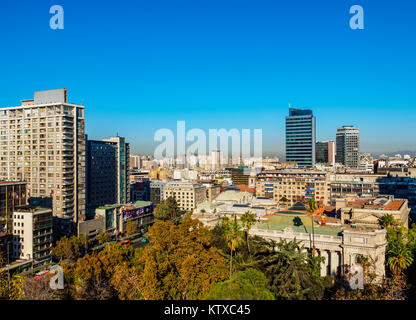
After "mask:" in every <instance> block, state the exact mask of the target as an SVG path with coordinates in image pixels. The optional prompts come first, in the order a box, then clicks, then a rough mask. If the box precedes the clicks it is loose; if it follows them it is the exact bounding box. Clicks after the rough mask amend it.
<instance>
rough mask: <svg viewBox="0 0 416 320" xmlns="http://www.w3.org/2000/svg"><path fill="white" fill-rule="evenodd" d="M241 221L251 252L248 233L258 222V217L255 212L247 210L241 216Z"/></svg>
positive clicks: (248, 248)
mask: <svg viewBox="0 0 416 320" xmlns="http://www.w3.org/2000/svg"><path fill="white" fill-rule="evenodd" d="M240 221H241V222H242V224H243V228H244V229H245V234H246V243H247V250H248V253H249V254H250V245H249V243H248V234H249V232H250V229H251V227H252V226H253V225H254V224H255V223H256V218H255V216H254V214H252V213H251V211H246V212H245V213H244V214H243V215H242V216H241V218H240Z"/></svg>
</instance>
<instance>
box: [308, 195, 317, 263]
mask: <svg viewBox="0 0 416 320" xmlns="http://www.w3.org/2000/svg"><path fill="white" fill-rule="evenodd" d="M306 204H307V210H308V212H309V213H310V214H311V220H312V256H313V257H314V256H315V228H314V221H313V214H314V212H315V210H316V202H315V198H309V199H308V200H307V201H306Z"/></svg>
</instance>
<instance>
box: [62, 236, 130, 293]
mask: <svg viewBox="0 0 416 320" xmlns="http://www.w3.org/2000/svg"><path fill="white" fill-rule="evenodd" d="M133 258H134V249H133V248H131V247H125V246H122V245H120V244H117V243H112V244H109V245H107V246H106V247H105V248H104V249H103V250H101V251H100V252H98V253H93V254H91V255H85V256H84V257H82V258H80V259H78V261H77V263H76V265H74V266H72V267H68V268H67V269H66V270H65V274H67V275H69V279H68V280H69V281H68V285H69V286H71V287H72V289H73V292H72V295H73V297H74V298H75V299H82V300H89V299H93V300H100V299H109V298H113V297H114V296H116V295H117V292H116V291H115V289H114V288H113V287H112V285H111V279H112V277H113V275H114V273H115V272H116V270H117V268H129V267H131V262H132V260H133Z"/></svg>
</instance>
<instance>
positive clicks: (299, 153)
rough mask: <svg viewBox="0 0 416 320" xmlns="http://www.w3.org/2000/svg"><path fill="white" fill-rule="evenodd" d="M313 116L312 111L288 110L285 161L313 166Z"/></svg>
mask: <svg viewBox="0 0 416 320" xmlns="http://www.w3.org/2000/svg"><path fill="white" fill-rule="evenodd" d="M315 142H316V138H315V116H314V115H313V114H312V110H302V109H295V108H289V116H287V117H286V161H287V162H296V163H297V164H298V166H299V167H314V166H315Z"/></svg>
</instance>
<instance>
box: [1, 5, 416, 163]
mask: <svg viewBox="0 0 416 320" xmlns="http://www.w3.org/2000/svg"><path fill="white" fill-rule="evenodd" d="M54 4H59V5H62V6H63V8H64V30H52V29H50V28H49V19H50V17H51V16H52V15H51V14H50V13H49V8H50V7H51V6H52V5H54ZM354 4H359V5H361V6H362V7H363V8H364V26H365V29H364V30H351V29H350V28H349V19H350V17H351V16H352V15H351V14H350V13H349V8H350V7H351V6H352V5H354ZM415 12H416V2H415V1H410V0H409V1H404V0H398V1H394V2H393V1H383V0H372V1H370V0H368V1H367V0H354V1H342V0H337V1H323V0H316V1H310V0H292V1H278V0H273V1H272V0H267V1H266V0H192V1H188V0H163V1H162V0H147V1H133V0H132V1H98V0H96V1H88V0H86V1H75V0H71V1H67V0H54V1H43V0H37V1H33V0H25V1H21V0H2V1H1V3H0V44H1V46H0V72H1V76H0V106H3V107H6V106H14V105H18V104H19V102H20V100H21V99H29V98H31V97H32V94H33V91H35V90H45V89H53V88H62V87H64V88H68V95H69V99H70V101H71V102H73V103H81V102H84V104H85V106H86V120H87V125H86V127H87V133H88V135H89V137H90V138H94V139H101V138H106V137H109V136H114V135H115V134H116V133H118V134H119V135H121V136H125V137H126V138H127V139H128V141H130V142H131V144H132V150H133V152H135V153H141V154H145V153H149V154H152V153H153V151H154V148H155V146H156V145H157V144H158V143H156V142H154V141H153V135H154V133H155V131H156V130H158V129H160V128H171V129H172V130H175V129H176V121H177V120H185V121H186V127H187V129H191V128H202V129H204V130H208V129H209V128H218V129H220V128H225V129H231V128H238V129H242V128H249V129H255V128H261V129H263V150H264V153H265V154H277V155H283V154H284V117H285V116H286V115H287V113H288V103H291V105H292V106H295V107H296V106H297V107H305V108H310V109H312V110H313V111H314V114H315V115H316V117H317V139H319V140H328V139H334V138H335V132H336V129H337V127H339V126H342V125H346V124H351V125H355V126H358V127H359V128H360V131H361V149H362V151H363V152H366V151H367V152H374V153H379V152H390V151H400V150H416V141H415V131H416V130H415V120H416V108H415V107H416V97H415V92H416V90H415V89H416V79H415V77H416V59H415V57H416V44H415V31H416V19H415V18H414V17H415Z"/></svg>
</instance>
